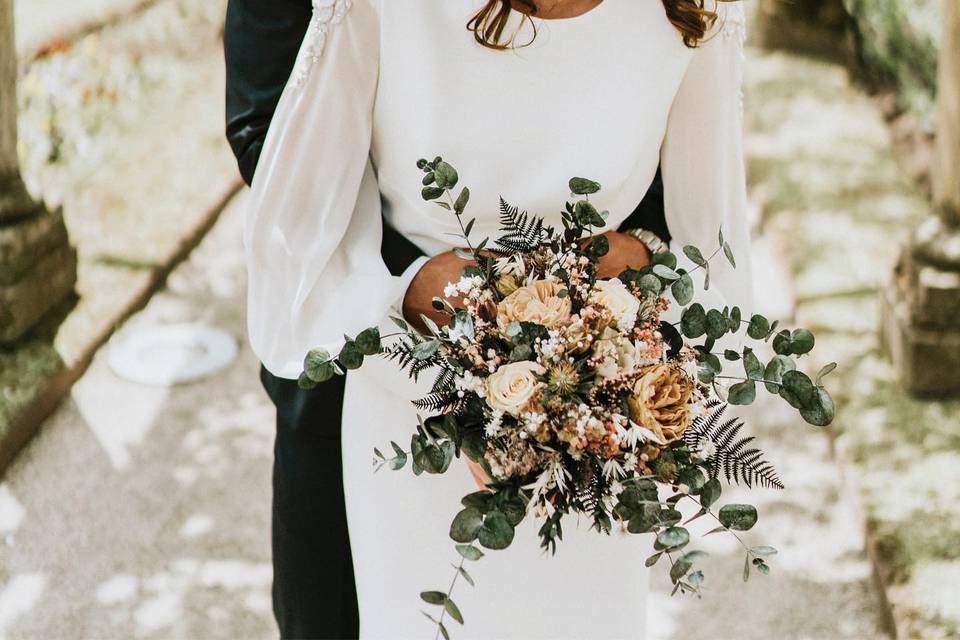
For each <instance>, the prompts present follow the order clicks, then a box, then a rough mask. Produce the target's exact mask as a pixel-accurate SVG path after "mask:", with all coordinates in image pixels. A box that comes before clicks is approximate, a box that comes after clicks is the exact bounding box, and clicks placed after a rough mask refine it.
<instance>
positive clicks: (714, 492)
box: [700, 478, 723, 509]
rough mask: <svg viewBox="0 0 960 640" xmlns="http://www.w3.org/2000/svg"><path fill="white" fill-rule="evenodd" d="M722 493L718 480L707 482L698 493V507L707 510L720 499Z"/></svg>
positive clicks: (721, 486)
mask: <svg viewBox="0 0 960 640" xmlns="http://www.w3.org/2000/svg"><path fill="white" fill-rule="evenodd" d="M722 492H723V485H721V484H720V480H719V479H718V478H711V479H710V480H707V482H706V484H704V485H703V489H701V491H700V505H701V506H702V507H703V508H704V509H709V508H710V506H711V505H713V504H714V503H716V501H717V500H719V499H720V494H721V493H722Z"/></svg>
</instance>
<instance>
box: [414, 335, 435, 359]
mask: <svg viewBox="0 0 960 640" xmlns="http://www.w3.org/2000/svg"><path fill="white" fill-rule="evenodd" d="M439 348H440V341H439V340H436V339H434V340H427V341H426V342H421V343H420V344H418V345H417V346H415V347H414V348H413V352H412V353H411V355H412V356H413V357H414V358H415V359H417V360H429V359H430V358H431V357H433V354H435V353H436V352H437V350H438V349H439Z"/></svg>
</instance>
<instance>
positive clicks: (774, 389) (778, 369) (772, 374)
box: [763, 356, 797, 393]
mask: <svg viewBox="0 0 960 640" xmlns="http://www.w3.org/2000/svg"><path fill="white" fill-rule="evenodd" d="M796 368H797V365H796V364H794V362H793V360H792V359H791V358H789V357H788V356H774V357H773V358H771V360H770V362H768V363H767V366H766V368H765V369H764V371H763V378H764V380H765V381H766V382H764V385H766V387H767V391H769V392H770V393H780V384H781V383H782V382H783V374H784V373H786V372H787V371H794V370H796Z"/></svg>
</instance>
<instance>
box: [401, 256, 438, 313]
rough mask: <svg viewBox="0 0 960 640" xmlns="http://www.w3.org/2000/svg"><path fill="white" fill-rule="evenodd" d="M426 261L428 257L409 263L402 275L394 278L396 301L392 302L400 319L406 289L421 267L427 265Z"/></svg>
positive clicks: (421, 257)
mask: <svg viewBox="0 0 960 640" xmlns="http://www.w3.org/2000/svg"><path fill="white" fill-rule="evenodd" d="M428 260H430V257H429V256H420V257H419V258H417V259H416V260H414V261H413V262H411V263H410V266H409V267H407V268H406V269H404V270H403V273H401V274H400V275H399V276H394V279H395V280H396V281H397V291H398V293H397V299H396V300H394V303H393V308H394V310H395V311H396V312H397V313H398V314H400V317H403V298H404V296H405V295H407V288H409V287H410V283H411V282H413V279H414V277H416V275H417V274H418V273H419V272H420V269H422V268H423V265H425V264H427V261H428ZM438 295H439V294H438Z"/></svg>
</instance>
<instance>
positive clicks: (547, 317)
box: [497, 280, 572, 332]
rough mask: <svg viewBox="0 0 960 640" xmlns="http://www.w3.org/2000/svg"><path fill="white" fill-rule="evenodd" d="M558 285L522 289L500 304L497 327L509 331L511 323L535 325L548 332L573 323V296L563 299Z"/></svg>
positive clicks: (544, 283) (541, 284)
mask: <svg viewBox="0 0 960 640" xmlns="http://www.w3.org/2000/svg"><path fill="white" fill-rule="evenodd" d="M563 288H564V287H563V285H561V284H560V283H558V282H552V281H547V280H537V281H536V282H534V283H532V284H529V285H527V286H525V287H520V288H519V289H517V290H516V291H514V292H513V293H511V294H510V295H509V296H507V297H506V298H504V299H503V300H502V301H501V302H500V306H499V309H498V311H497V326H498V327H499V328H500V330H501V331H504V332H505V331H506V330H507V327H508V326H509V325H510V323H511V322H535V323H537V324H540V325H543V326H544V327H547V328H548V329H552V328H554V327H559V326H562V325H563V324H565V323H566V322H567V321H568V320H569V319H570V312H571V309H572V303H571V302H570V296H565V297H562V298H561V297H560V296H558V295H557V294H558V293H560V291H561V290H563Z"/></svg>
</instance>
